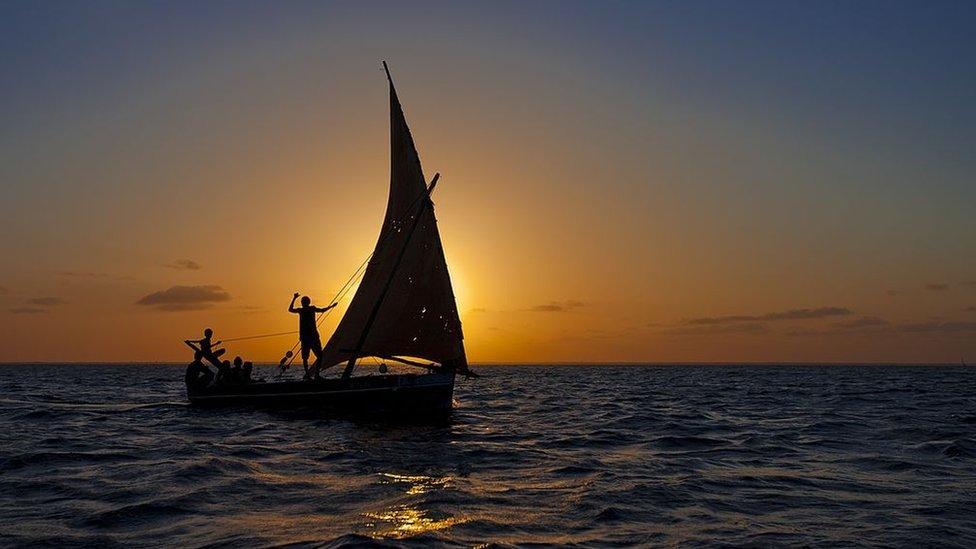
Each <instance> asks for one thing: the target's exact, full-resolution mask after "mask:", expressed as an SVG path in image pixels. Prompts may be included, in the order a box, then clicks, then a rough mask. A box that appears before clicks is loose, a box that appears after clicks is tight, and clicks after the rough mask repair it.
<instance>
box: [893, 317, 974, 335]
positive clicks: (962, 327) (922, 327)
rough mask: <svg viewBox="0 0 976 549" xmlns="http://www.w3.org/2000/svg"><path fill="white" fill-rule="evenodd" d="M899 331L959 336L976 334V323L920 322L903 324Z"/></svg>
mask: <svg viewBox="0 0 976 549" xmlns="http://www.w3.org/2000/svg"><path fill="white" fill-rule="evenodd" d="M898 331H900V332H906V333H914V334H918V333H927V334H928V333H935V334H958V333H966V332H976V322H952V321H941V320H933V321H931V322H920V323H916V324H903V325H901V326H899V327H898Z"/></svg>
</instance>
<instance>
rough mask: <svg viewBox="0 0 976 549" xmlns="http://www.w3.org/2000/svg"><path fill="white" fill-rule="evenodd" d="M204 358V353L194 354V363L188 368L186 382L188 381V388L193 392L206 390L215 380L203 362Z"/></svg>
mask: <svg viewBox="0 0 976 549" xmlns="http://www.w3.org/2000/svg"><path fill="white" fill-rule="evenodd" d="M202 358H203V353H202V352H200V351H197V352H195V353H194V354H193V362H191V363H190V364H189V365H187V367H186V376H185V377H184V380H185V381H186V388H187V389H189V390H191V391H196V390H199V389H203V388H205V387H206V386H208V385H210V382H211V381H213V379H214V374H213V372H211V371H210V368H207V367H206V366H205V365H204V364H203V362H202V361H201V359H202Z"/></svg>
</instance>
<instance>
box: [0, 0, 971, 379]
mask: <svg viewBox="0 0 976 549" xmlns="http://www.w3.org/2000/svg"><path fill="white" fill-rule="evenodd" d="M974 37H976V6H974V5H973V4H972V3H967V2H959V3H955V2H910V3H906V2H893V1H884V2H869V1H865V2H857V3H851V2H831V1H823V2H792V1H786V2H784V1H775V2H759V1H755V2H724V1H692V2H619V3H618V2H609V1H608V2H571V1H560V2H501V1H500V2H487V3H469V2H443V3H441V2H432V3H428V2H412V3H409V4H407V3H402V2H388V3H387V2H338V3H331V2H220V1H212V2H205V3H199V2H121V1H120V2H86V3H75V2H40V3H39V2H4V3H3V4H2V5H0V51H2V52H3V53H2V54H0V119H2V121H3V123H2V124H0V227H2V231H0V255H2V257H3V261H2V262H0V361H3V362H16V361H140V362H141V361H180V360H184V359H185V358H187V357H186V349H185V347H183V345H182V343H181V340H182V339H185V338H188V337H194V336H197V337H198V334H199V332H200V331H201V330H202V329H203V328H204V327H206V326H210V327H213V328H214V329H215V330H216V331H217V334H218V337H222V338H231V337H242V336H250V335H260V334H268V333H277V332H286V331H290V330H294V329H295V328H296V327H295V326H294V324H295V322H296V321H295V317H294V316H293V315H289V314H288V313H287V312H286V308H287V305H288V301H289V300H290V298H291V295H292V293H293V292H296V291H299V292H301V293H303V294H309V295H311V296H312V297H313V298H314V299H315V300H316V301H317V302H320V303H321V304H323V305H324V304H325V302H326V301H328V299H329V297H330V296H332V295H333V294H335V292H336V291H337V290H338V289H339V288H340V286H341V285H342V284H343V283H344V282H345V281H346V279H347V278H348V277H349V276H350V275H351V274H352V273H353V271H354V270H355V269H356V268H357V267H358V266H359V264H360V262H361V261H362V260H363V259H364V258H365V257H366V256H367V254H369V252H370V251H371V250H372V247H373V244H374V243H375V241H376V237H377V234H378V231H379V226H380V223H381V221H382V219H383V212H384V208H385V204H386V193H387V190H388V184H389V135H388V132H389V129H388V123H389V118H388V117H389V113H388V98H387V87H386V81H385V77H384V75H383V72H382V66H381V61H382V60H386V61H387V62H388V63H389V64H390V67H391V70H392V72H393V77H394V79H395V81H396V84H397V90H398V92H399V96H400V100H401V101H402V103H403V107H404V111H405V114H406V117H407V120H408V122H409V123H410V125H411V129H412V132H413V136H414V139H415V141H416V144H417V148H418V150H419V153H420V156H421V159H422V162H423V165H424V168H425V170H426V172H427V175H428V177H430V176H432V175H433V173H434V172H440V173H441V180H440V183H439V185H438V188H437V191H436V194H435V196H434V199H435V204H436V214H437V217H438V226H439V228H440V231H441V236H442V240H443V243H444V248H445V252H446V256H447V260H448V264H449V269H450V271H451V275H452V278H453V281H454V286H455V293H456V295H457V300H458V307H459V311H460V314H461V320H462V322H463V326H464V332H465V345H466V349H467V354H468V358H469V360H470V361H472V362H699V361H708V362H739V361H750V362H751V361H755V362H774V361H789V362H845V361H852V362H958V361H959V360H960V358H964V357H970V361H976V252H974V250H976V94H974V93H973V90H974V89H976V38H974ZM344 305H345V304H344V303H343V304H340V306H339V307H338V309H337V311H338V313H337V314H335V315H334V316H331V317H330V318H328V319H327V320H326V322H325V323H323V325H322V332H323V338H327V337H328V334H329V333H331V331H332V329H333V328H334V326H335V323H336V321H337V320H338V318H339V315H340V314H341V312H342V309H343V307H344ZM291 344H292V339H291V336H280V337H272V338H265V339H254V340H247V341H241V342H237V343H234V344H233V351H232V352H233V353H234V354H243V355H245V356H246V357H247V358H250V359H253V360H257V361H265V360H267V361H277V359H278V358H279V357H280V356H281V355H282V353H283V351H284V350H286V349H288V348H289V347H290V346H291Z"/></svg>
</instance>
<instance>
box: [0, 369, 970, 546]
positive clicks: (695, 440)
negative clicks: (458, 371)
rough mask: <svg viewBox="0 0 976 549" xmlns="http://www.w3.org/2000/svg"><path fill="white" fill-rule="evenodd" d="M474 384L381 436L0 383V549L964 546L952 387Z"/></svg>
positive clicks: (542, 375)
mask: <svg viewBox="0 0 976 549" xmlns="http://www.w3.org/2000/svg"><path fill="white" fill-rule="evenodd" d="M476 369H477V370H478V371H479V372H480V373H482V374H483V376H484V377H482V378H481V379H471V380H459V383H458V386H457V388H456V391H455V399H456V409H455V411H454V412H453V414H452V415H451V416H450V417H449V418H447V419H446V420H444V421H441V422H434V423H430V422H427V423H405V422H400V421H398V422H392V421H386V420H379V419H366V420H363V419H358V420H357V419H350V418H341V417H329V416H325V415H322V414H319V413H316V412H315V411H313V410H305V411H297V412H272V411H262V410H254V409H249V408H228V409H218V410H201V409H195V408H192V407H189V406H187V404H186V402H185V398H184V394H183V386H182V374H183V371H182V367H179V366H173V365H128V366H126V365H92V364H88V365H80V364H77V365H4V366H0V544H4V545H39V544H47V545H55V546H64V545H98V546H113V545H125V546H150V545H151V546H159V545H170V546H173V545H179V546H203V545H214V544H216V545H235V546H236V545H246V546H263V545H275V544H310V545H313V544H325V545H330V546H342V545H347V544H348V545H358V544H362V543H376V544H381V545H405V546H412V545H428V544H443V545H457V546H474V545H480V544H486V543H496V544H502V545H506V544H511V545H519V544H537V543H538V544H553V545H567V544H576V545H580V546H601V547H602V546H606V545H632V544H635V545H651V546H653V545H668V546H670V545H675V544H680V545H685V546H716V545H736V546H739V545H755V546H795V545H802V546H821V547H838V546H849V545H861V546H864V545H867V546H874V545H884V546H899V547H921V546H943V547H949V546H956V547H974V546H976V370H974V369H972V368H965V367H948V366H836V365H831V366H773V365H768V366H767V365H764V366H731V365H726V366H689V365H673V366H650V365H649V366H630V365H628V366H483V367H478V368H476ZM267 371H268V370H265V372H267Z"/></svg>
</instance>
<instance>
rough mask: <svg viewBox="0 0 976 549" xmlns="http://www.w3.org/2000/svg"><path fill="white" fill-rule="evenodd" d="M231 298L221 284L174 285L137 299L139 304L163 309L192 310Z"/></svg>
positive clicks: (204, 307)
mask: <svg viewBox="0 0 976 549" xmlns="http://www.w3.org/2000/svg"><path fill="white" fill-rule="evenodd" d="M228 300H230V294H229V293H227V290H224V289H223V288H222V287H220V286H216V285H213V284H210V285H204V286H173V287H171V288H168V289H166V290H160V291H158V292H153V293H151V294H149V295H147V296H144V297H142V298H141V299H140V300H139V301H136V304H137V305H145V306H148V307H155V308H156V309H159V310H161V311H192V310H197V309H206V308H208V307H212V306H213V304H214V303H220V302H222V301H228Z"/></svg>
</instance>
